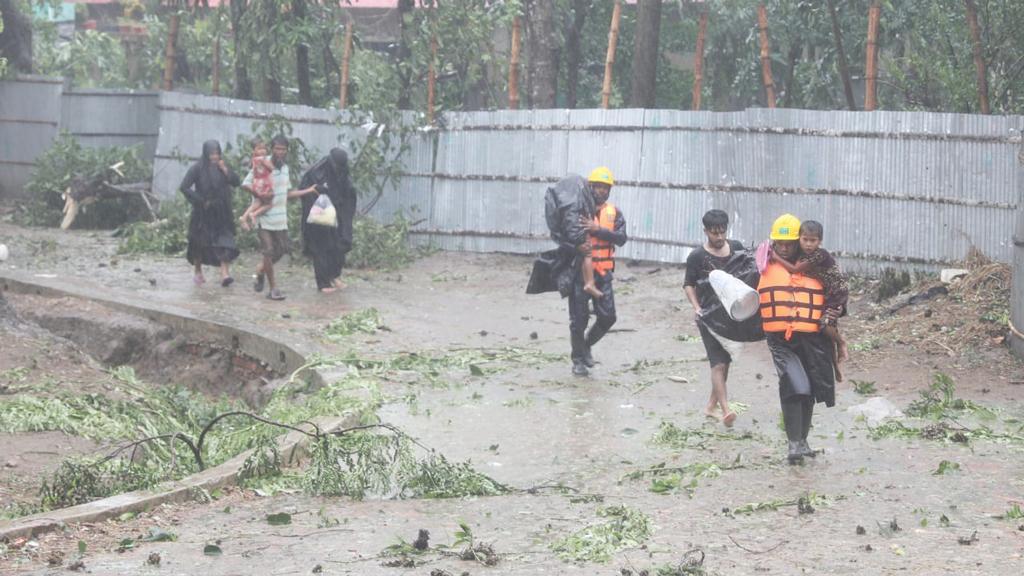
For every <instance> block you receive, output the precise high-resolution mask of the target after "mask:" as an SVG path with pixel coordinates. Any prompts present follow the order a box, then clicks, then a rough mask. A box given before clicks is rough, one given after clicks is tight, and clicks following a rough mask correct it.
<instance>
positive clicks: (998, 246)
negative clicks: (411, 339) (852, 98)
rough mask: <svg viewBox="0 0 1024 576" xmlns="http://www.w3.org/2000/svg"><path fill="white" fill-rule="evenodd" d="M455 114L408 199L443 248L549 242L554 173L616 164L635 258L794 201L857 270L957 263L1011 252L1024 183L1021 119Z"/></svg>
mask: <svg viewBox="0 0 1024 576" xmlns="http://www.w3.org/2000/svg"><path fill="white" fill-rule="evenodd" d="M445 119H446V127H445V129H443V130H442V131H440V133H439V134H438V135H437V138H436V148H437V150H436V152H437V154H436V161H435V165H434V169H433V170H432V171H427V170H426V166H419V167H416V168H419V169H420V171H415V172H414V175H415V181H416V185H415V187H414V188H410V187H407V186H403V195H404V196H405V197H406V198H407V199H408V202H407V203H416V204H419V205H420V206H421V207H424V206H426V207H429V212H428V215H429V219H428V221H427V223H426V224H425V225H424V229H422V230H420V231H419V233H420V234H423V235H427V236H428V237H429V238H430V240H431V241H432V242H434V243H436V244H438V245H440V246H441V247H443V248H452V249H466V250H484V251H489V250H499V251H509V252H529V251H533V250H537V249H540V248H543V247H544V246H546V245H547V241H546V236H547V230H546V228H545V224H544V219H543V200H542V198H543V192H544V188H545V184H546V183H549V182H554V181H556V180H557V179H558V178H559V177H560V176H561V175H563V174H565V173H566V172H577V173H583V174H585V173H586V172H587V171H589V170H590V169H591V168H593V167H595V166H598V165H607V166H609V167H610V168H611V169H612V171H613V172H614V173H615V176H616V180H617V181H618V183H617V186H616V187H615V189H614V191H613V192H612V200H613V202H615V203H616V204H618V205H619V206H620V207H621V208H622V210H623V212H624V213H625V215H626V218H627V221H628V222H629V231H630V234H631V236H632V237H633V240H632V241H631V242H630V243H629V244H627V246H626V247H625V248H624V249H623V250H622V251H621V254H622V255H623V256H626V257H632V258H641V259H646V260H655V261H665V262H679V261H682V260H683V259H684V258H685V255H686V254H687V253H688V251H689V248H690V247H692V246H694V245H696V244H698V243H699V242H701V241H702V238H703V236H702V232H701V225H700V216H701V215H702V214H703V213H704V211H706V210H708V209H710V208H722V209H724V210H726V211H727V212H729V213H730V215H731V217H732V220H733V236H734V237H736V238H739V239H742V240H745V241H747V242H754V241H757V240H759V239H761V238H764V237H765V236H766V235H767V231H768V228H769V226H770V224H771V221H772V220H773V219H774V218H775V217H776V216H777V215H779V214H781V213H783V212H792V213H794V214H796V215H797V216H799V217H801V218H804V219H806V218H814V219H817V220H820V221H822V222H823V223H824V225H825V235H826V238H825V245H826V246H828V247H829V248H831V249H833V250H834V251H835V252H836V253H838V254H840V255H841V256H842V257H843V258H844V261H845V263H846V264H847V266H848V267H849V268H851V269H858V270H865V271H869V270H876V269H877V268H878V267H880V266H882V265H903V266H905V265H911V266H914V267H936V266H940V265H944V264H952V263H954V262H956V261H958V260H962V259H963V258H964V257H965V256H966V254H967V251H968V249H969V248H970V247H971V246H972V245H973V246H976V247H977V248H978V249H980V250H982V251H983V252H984V253H986V254H987V255H989V256H990V257H992V258H995V259H997V260H1000V261H1004V262H1008V261H1009V260H1010V259H1011V253H1012V239H1011V236H1012V234H1011V231H1012V229H1013V225H1014V221H1015V217H1016V210H1017V208H1018V205H1019V203H1020V195H1021V189H1022V188H1021V187H1022V186H1024V168H1022V166H1021V162H1020V160H1019V159H1018V153H1019V152H1020V150H1021V128H1022V126H1024V122H1022V119H1021V118H1019V117H986V116H972V115H957V114H930V113H928V114H925V113H896V112H874V113H856V112H817V111H804V110H748V111H744V112H736V113H708V112H696V113H695V112H677V111H664V110H648V111H645V110H610V111H603V110H580V111H565V110H557V111H550V110H541V111H516V112H484V113H465V114H454V115H446V117H445ZM421 156H423V157H424V158H425V157H426V156H427V155H425V154H423V155H421ZM414 170H415V169H414ZM428 183H429V184H430V186H429V188H427V189H424V186H425V185H426V184H428Z"/></svg>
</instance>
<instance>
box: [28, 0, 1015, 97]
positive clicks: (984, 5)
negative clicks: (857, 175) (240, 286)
mask: <svg viewBox="0 0 1024 576" xmlns="http://www.w3.org/2000/svg"><path fill="white" fill-rule="evenodd" d="M294 1H295V0H249V2H247V4H246V9H245V11H244V14H243V15H242V17H241V21H240V23H239V27H238V29H237V30H233V29H232V26H231V22H230V18H229V17H228V14H227V12H226V10H224V9H219V8H218V9H211V8H206V7H203V6H196V7H193V8H189V9H187V10H186V12H185V13H183V20H182V26H181V33H180V35H179V41H178V51H179V55H180V58H181V60H182V61H181V62H179V66H178V75H177V76H176V80H175V85H176V86H178V87H180V88H181V89H186V90H197V91H201V92H208V91H209V90H210V89H211V88H212V86H211V83H212V81H211V79H212V75H213V69H212V63H213V54H212V50H213V47H214V46H215V45H216V44H217V42H216V40H217V39H218V38H219V39H220V42H219V46H220V87H221V89H220V92H221V93H222V94H231V93H233V90H234V88H235V86H234V84H235V75H234V74H233V73H232V71H233V70H234V68H235V64H236V63H241V64H244V65H245V68H246V69H247V71H248V72H247V74H248V77H249V78H250V80H253V81H255V82H256V85H255V86H254V90H253V93H254V95H255V96H256V97H258V98H268V97H269V98H270V99H273V100H277V99H279V100H281V101H283V102H288V103H298V102H299V100H300V94H299V88H298V85H299V83H298V77H299V72H300V70H299V68H305V67H308V68H309V71H310V83H311V95H310V96H311V99H312V102H313V104H314V105H317V106H321V107H324V106H334V105H336V102H337V96H338V94H337V93H338V81H339V68H340V59H341V54H342V52H343V47H342V38H343V32H344V26H345V22H347V21H349V16H348V15H347V14H346V12H347V11H354V10H355V9H356V8H355V7H356V4H354V3H353V4H351V5H349V4H348V3H318V2H310V1H308V0H306V1H305V3H304V5H303V6H304V8H305V10H299V11H296V10H294V9H293V7H294V6H293V2H294ZM870 3H871V0H843V1H837V2H835V3H834V4H835V5H836V7H837V16H838V20H839V25H840V30H841V31H842V34H843V44H844V49H845V50H844V51H845V53H846V56H847V59H848V61H849V68H850V76H851V78H852V82H853V87H854V92H855V95H856V100H857V104H858V105H860V102H861V101H862V100H863V93H864V69H865V65H864V59H865V52H866V31H867V14H868V7H869V5H870ZM426 4H428V5H430V6H428V7H427V8H419V7H417V8H415V9H411V10H408V11H407V12H403V15H404V21H403V26H402V28H403V29H404V30H405V36H404V41H402V42H398V40H397V39H395V43H394V44H392V45H391V46H390V47H388V48H387V49H385V48H384V46H383V45H381V43H379V42H378V43H377V44H376V45H372V46H371V45H370V44H368V43H366V44H364V43H363V41H362V40H361V39H360V35H361V33H363V32H364V31H362V30H359V29H358V28H357V29H356V42H355V50H354V53H353V57H352V61H351V68H350V70H351V72H350V74H351V79H350V81H351V84H350V101H349V105H350V106H351V107H352V108H354V109H357V110H364V111H366V110H373V111H380V110H385V109H394V108H396V107H397V106H398V105H399V103H400V102H403V103H407V104H408V106H409V107H411V108H413V109H416V110H421V111H422V110H424V109H425V106H426V78H427V70H428V67H429V64H430V61H431V59H432V56H431V50H430V43H431V38H436V39H437V43H438V54H437V57H436V61H435V62H434V63H435V65H436V69H437V72H438V83H437V90H438V95H437V101H436V106H437V107H438V108H439V109H440V110H467V109H480V108H501V107H504V105H505V102H506V93H507V85H506V79H507V73H508V61H507V60H508V57H507V50H508V45H507V43H508V39H507V37H508V30H509V29H510V28H511V21H512V18H513V17H514V16H515V15H517V14H523V15H525V12H524V11H523V1H522V0H506V1H503V2H493V1H491V2H487V1H484V0H448V1H445V2H438V1H434V0H428V2H426ZM758 4H759V0H708V1H707V2H704V3H698V4H694V3H689V2H681V1H679V0H665V1H664V4H663V10H662V21H661V35H660V36H661V37H660V43H659V63H658V70H657V97H656V106H657V107H659V108H681V109H687V108H689V107H690V99H691V87H692V82H693V75H692V72H691V71H690V65H689V60H690V59H691V55H692V53H693V50H694V48H695V45H696V28H697V20H698V17H699V14H700V12H701V11H702V10H707V11H708V12H709V25H708V36H707V40H706V48H705V82H704V102H705V106H704V107H705V108H707V109H711V110H737V109H743V108H746V107H750V106H763V105H764V103H765V99H764V88H763V86H762V82H761V71H760V61H759V58H758V53H759V45H758V38H757V15H756V10H757V6H758ZM765 4H766V5H767V8H768V20H769V35H770V42H771V61H772V69H773V75H774V80H775V85H776V92H777V94H778V103H779V105H780V106H784V107H793V108H809V109H842V108H845V107H846V101H845V98H844V96H843V90H842V84H841V80H840V77H839V71H838V66H837V61H838V53H837V48H836V42H835V38H834V36H833V33H832V25H831V20H830V15H829V10H828V5H829V3H828V2H825V1H821V0H765ZM976 4H977V6H978V18H979V22H980V25H981V35H982V44H983V59H984V60H985V63H986V65H987V68H988V78H989V83H990V94H991V101H992V109H993V111H994V112H996V113H1003V114H1019V113H1021V111H1022V110H1024V60H1022V59H1021V58H1020V54H1021V53H1024V34H1020V33H1019V30H1020V29H1021V28H1022V27H1024V2H1020V1H1019V0H976ZM577 10H579V11H582V12H585V14H586V18H585V22H584V26H583V29H582V33H581V34H580V63H579V66H577V67H576V69H577V70H578V72H579V74H578V86H577V95H578V98H577V106H578V107H588V108H589V107H596V106H597V105H599V103H600V90H601V83H602V79H603V72H604V58H605V51H606V48H607V42H608V25H609V22H610V20H611V11H612V2H610V1H603V0H602V1H597V0H591V1H589V2H588V1H581V0H557V1H556V2H555V12H556V14H555V21H556V36H557V38H556V40H557V44H558V46H559V47H560V49H561V50H560V52H561V57H560V59H559V71H558V74H559V81H558V95H557V101H558V105H565V104H566V102H567V101H566V94H567V92H568V88H567V86H568V82H569V81H570V74H569V72H568V70H567V68H568V65H567V58H566V57H565V56H566V54H565V53H566V50H565V48H566V44H567V41H568V38H570V36H572V26H573V22H574V19H575V17H576V16H577V15H578V14H577V12H576V11H577ZM636 16H637V13H636V9H635V6H633V5H628V6H626V8H625V9H624V11H623V16H622V23H621V31H620V40H619V48H618V52H617V54H616V59H615V69H614V84H613V94H612V105H613V106H623V105H624V100H625V99H624V95H627V94H628V93H629V82H630V80H631V74H630V67H631V65H632V59H633V47H634V45H635V34H636ZM167 17H168V13H166V12H159V13H150V14H148V15H146V16H145V17H144V19H143V20H142V22H143V23H144V25H145V26H146V27H147V29H148V32H149V35H148V39H146V40H145V41H144V42H142V43H141V45H139V46H138V47H137V48H134V49H132V50H130V51H127V52H126V44H125V42H124V41H123V40H121V39H118V38H115V37H113V36H111V35H109V34H106V33H102V32H96V31H83V32H78V33H76V35H75V37H74V38H73V39H72V40H71V41H70V42H59V41H57V38H56V32H55V29H54V28H53V26H52V24H47V23H43V22H36V24H35V25H36V34H35V38H36V41H35V42H36V43H35V47H36V56H35V58H36V69H37V70H38V71H40V72H42V73H48V74H60V75H65V76H69V77H71V78H72V79H73V81H74V83H75V84H76V85H78V86H101V87H122V86H123V87H133V88H152V87H154V86H156V85H157V84H158V82H159V78H160V76H161V73H162V68H163V65H164V62H163V50H164V43H165V42H166V33H167V25H166V22H165V19H166V18H167ZM528 29H529V26H528V23H527V26H524V30H528ZM236 34H237V36H238V43H237V50H236V43H235V42H234V41H233V40H232V38H234V35H236ZM527 44H528V43H527V42H526V38H524V46H527ZM298 45H303V46H306V47H307V50H306V52H307V54H308V58H307V59H306V60H305V61H306V62H308V63H307V64H303V65H301V66H300V63H299V61H300V60H301V59H298V58H297V57H296V46H298ZM879 47H880V63H879V65H880V75H879V100H880V104H881V107H882V108H883V109H893V110H934V111H947V112H974V111H977V110H978V107H979V104H978V96H977V86H976V83H975V69H974V61H973V56H972V42H971V36H970V30H969V28H968V26H967V22H966V17H965V8H964V3H963V1H962V0H898V1H897V0H884V1H883V2H882V19H881V26H880V37H879ZM236 51H237V54H236ZM522 57H523V60H524V61H523V66H524V68H523V74H522V75H521V78H523V79H524V83H523V85H522V86H521V87H520V90H521V94H522V95H523V96H526V94H527V86H526V82H525V80H526V78H527V74H526V69H527V68H528V66H529V54H528V51H527V50H524V52H523V54H522ZM136 59H137V60H138V65H137V69H136V70H134V71H133V72H131V73H129V72H128V70H130V69H132V65H133V64H132V62H134V61H135V60H136ZM239 59H241V60H239ZM263 79H267V81H262V80H263ZM403 87H406V88H407V90H405V91H403ZM523 101H524V102H525V101H526V99H525V98H524V99H523Z"/></svg>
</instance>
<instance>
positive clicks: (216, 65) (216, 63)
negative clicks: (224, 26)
mask: <svg viewBox="0 0 1024 576" xmlns="http://www.w3.org/2000/svg"><path fill="white" fill-rule="evenodd" d="M211 82H212V84H213V95H214V96H220V31H219V30H218V31H217V36H216V37H215V38H214V39H213V80H212V81H211Z"/></svg>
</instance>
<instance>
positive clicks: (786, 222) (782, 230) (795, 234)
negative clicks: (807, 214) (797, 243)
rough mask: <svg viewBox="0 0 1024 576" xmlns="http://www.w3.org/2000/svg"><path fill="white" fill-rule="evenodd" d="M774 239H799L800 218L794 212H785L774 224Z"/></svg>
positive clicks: (772, 235) (772, 236)
mask: <svg viewBox="0 0 1024 576" xmlns="http://www.w3.org/2000/svg"><path fill="white" fill-rule="evenodd" d="M769 238H771V239H772V240H799V239H800V219H799V218H797V217H796V216H793V215H792V214H783V215H782V216H779V217H778V218H776V219H775V222H774V223H773V224H772V234H771V236H769Z"/></svg>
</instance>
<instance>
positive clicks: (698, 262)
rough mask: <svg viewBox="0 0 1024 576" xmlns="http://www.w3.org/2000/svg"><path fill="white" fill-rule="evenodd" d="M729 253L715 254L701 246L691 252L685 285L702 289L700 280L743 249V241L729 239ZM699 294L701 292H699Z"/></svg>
mask: <svg viewBox="0 0 1024 576" xmlns="http://www.w3.org/2000/svg"><path fill="white" fill-rule="evenodd" d="M727 242H729V254H728V255H726V256H715V255H714V254H711V253H709V252H708V251H707V250H705V249H704V246H700V247H699V248H696V249H694V250H693V252H690V255H689V256H687V258H686V276H685V278H684V279H683V286H694V287H696V288H697V289H698V292H699V291H700V284H698V281H700V280H704V279H706V278H707V277H708V275H709V274H711V271H712V270H718V269H720V268H722V267H723V266H724V265H725V263H726V262H728V261H729V258H731V257H732V255H733V253H735V252H739V251H741V250H743V249H744V248H743V243H742V242H740V241H739V240H728V241H727ZM698 295H699V294H698Z"/></svg>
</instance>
